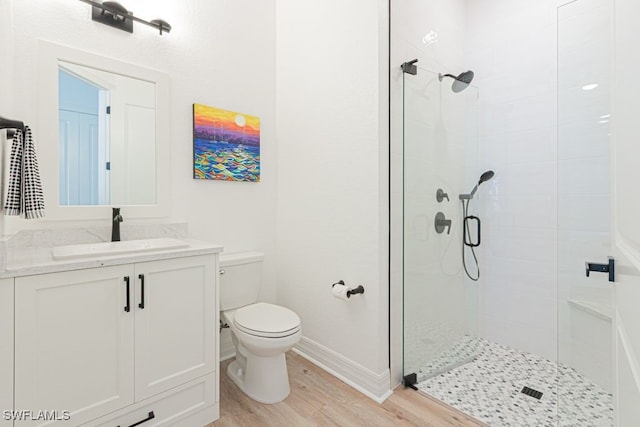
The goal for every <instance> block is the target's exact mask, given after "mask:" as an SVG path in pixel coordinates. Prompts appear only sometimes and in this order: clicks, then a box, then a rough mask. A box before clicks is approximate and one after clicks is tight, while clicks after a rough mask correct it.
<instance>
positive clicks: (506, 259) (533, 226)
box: [465, 0, 558, 360]
mask: <svg viewBox="0 0 640 427" xmlns="http://www.w3.org/2000/svg"><path fill="white" fill-rule="evenodd" d="M557 3H558V1H557V0H541V1H535V2H533V1H511V0H482V1H467V39H466V44H465V52H466V58H467V61H468V64H471V65H470V67H472V68H473V69H474V70H475V71H476V79H477V80H476V84H477V85H478V87H479V88H480V144H479V145H480V159H479V161H480V169H481V170H485V169H492V170H494V171H495V173H496V175H495V178H494V179H493V180H492V181H490V182H488V183H487V184H486V187H483V188H482V190H481V191H480V197H479V202H477V201H476V203H479V206H480V212H481V217H482V219H483V238H484V241H483V246H482V248H481V254H482V255H481V259H480V262H481V267H482V273H483V275H482V277H481V282H480V301H479V304H480V308H479V311H480V330H481V334H482V336H483V337H484V338H487V339H489V340H491V341H495V342H499V343H501V344H504V345H507V346H510V347H512V348H515V349H520V350H523V351H527V352H531V353H534V354H539V355H542V356H544V357H546V358H548V359H550V360H555V359H556V357H557V314H556V313H557V311H556V310H557V273H556V269H557V249H556V248H557V237H556V223H557V202H556V200H557V172H556V171H557V160H556V159H557V151H556V147H557V78H556V68H557V67H556V64H557V60H556V55H557V47H556V40H557V25H556V21H557V19H556V11H557Z"/></svg>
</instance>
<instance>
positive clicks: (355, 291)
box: [331, 279, 364, 298]
mask: <svg viewBox="0 0 640 427" xmlns="http://www.w3.org/2000/svg"><path fill="white" fill-rule="evenodd" d="M335 285H342V286H346V285H345V283H344V280H342V279H340V280H338V281H337V282H336V283H334V284H333V285H331V287H332V288H333V287H334V286H335ZM354 294H364V286H362V285H359V286H358V287H356V288H353V289H348V290H347V298H351V295H354Z"/></svg>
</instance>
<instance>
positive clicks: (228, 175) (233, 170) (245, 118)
mask: <svg viewBox="0 0 640 427" xmlns="http://www.w3.org/2000/svg"><path fill="white" fill-rule="evenodd" d="M193 178H194V179H217V180H223V181H249V182H257V181H260V118H259V117H255V116H250V115H248V114H241V113H236V112H233V111H227V110H222V109H220V108H215V107H208V106H206V105H202V104H193Z"/></svg>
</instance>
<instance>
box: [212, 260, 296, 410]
mask: <svg viewBox="0 0 640 427" xmlns="http://www.w3.org/2000/svg"><path fill="white" fill-rule="evenodd" d="M263 259H264V254H262V253H259V252H244V253H235V254H226V253H223V254H221V255H220V311H221V312H220V315H221V319H222V322H223V323H226V324H227V325H229V329H230V330H231V339H232V340H233V345H234V347H235V349H236V359H235V360H234V361H233V362H231V363H230V364H229V366H228V368H227V374H228V375H229V377H230V378H231V380H232V381H233V382H234V383H235V384H236V385H237V386H238V387H239V388H240V389H241V390H242V391H243V392H244V393H245V394H246V395H247V396H249V397H251V398H252V399H254V400H256V401H258V402H261V403H277V402H280V401H282V400H284V399H285V398H286V397H287V396H288V395H289V391H290V388H289V376H288V374H287V364H286V360H285V356H284V353H285V352H286V351H288V350H290V349H291V348H292V347H293V346H294V345H295V344H296V343H297V342H298V341H299V340H300V337H301V336H302V329H301V326H300V317H298V315H297V314H296V313H295V312H293V311H291V310H289V309H288V308H285V307H281V306H279V305H275V304H268V303H265V302H258V293H259V291H260V285H261V281H262V261H263Z"/></svg>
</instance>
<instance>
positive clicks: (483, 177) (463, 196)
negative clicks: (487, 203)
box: [459, 170, 495, 200]
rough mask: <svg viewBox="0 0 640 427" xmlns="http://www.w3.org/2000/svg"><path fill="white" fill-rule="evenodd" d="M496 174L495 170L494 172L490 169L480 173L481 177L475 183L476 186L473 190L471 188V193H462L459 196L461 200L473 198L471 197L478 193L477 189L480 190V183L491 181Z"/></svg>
mask: <svg viewBox="0 0 640 427" xmlns="http://www.w3.org/2000/svg"><path fill="white" fill-rule="evenodd" d="M494 175H495V172H493V171H492V170H488V171H486V172H485V173H483V174H482V175H480V179H479V180H478V183H477V184H476V185H475V187H473V190H471V193H469V194H461V195H460V196H459V198H460V200H471V199H473V196H474V194H476V191H478V186H479V185H480V184H482V183H483V182H487V181H489V180H490V179H491V178H493V176H494Z"/></svg>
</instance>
